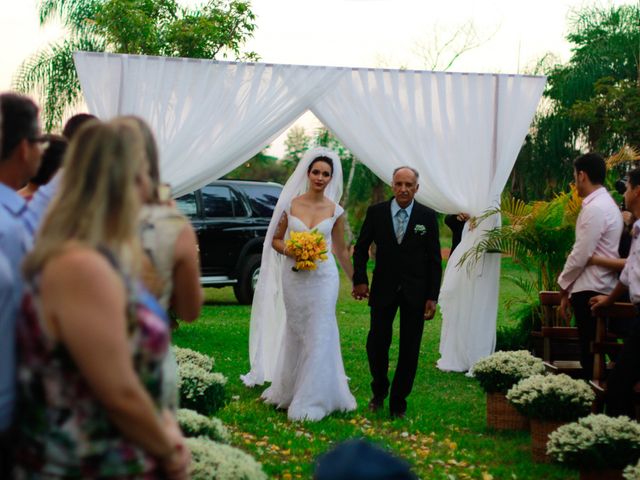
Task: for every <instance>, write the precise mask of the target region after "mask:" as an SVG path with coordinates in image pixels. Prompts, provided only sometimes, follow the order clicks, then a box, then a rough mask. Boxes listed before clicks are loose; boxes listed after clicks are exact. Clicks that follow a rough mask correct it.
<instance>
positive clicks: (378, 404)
mask: <svg viewBox="0 0 640 480" xmlns="http://www.w3.org/2000/svg"><path fill="white" fill-rule="evenodd" d="M383 406H384V398H376V397H373V398H372V399H371V400H370V401H369V411H370V412H377V411H378V410H380V409H381V408H382V407H383Z"/></svg>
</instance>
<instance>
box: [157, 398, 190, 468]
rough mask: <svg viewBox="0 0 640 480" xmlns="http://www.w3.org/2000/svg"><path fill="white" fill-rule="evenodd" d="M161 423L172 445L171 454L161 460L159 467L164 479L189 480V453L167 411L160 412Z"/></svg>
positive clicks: (182, 437)
mask: <svg viewBox="0 0 640 480" xmlns="http://www.w3.org/2000/svg"><path fill="white" fill-rule="evenodd" d="M162 421H163V424H164V427H165V431H166V432H167V436H168V437H169V439H170V440H171V443H172V444H173V445H174V448H173V451H172V452H171V454H170V455H168V456H166V457H164V458H162V459H161V467H162V470H163V471H164V474H165V477H166V478H167V479H169V480H189V478H190V475H189V465H190V464H191V452H190V451H189V448H188V447H187V445H186V443H185V440H184V436H183V435H182V431H181V430H180V426H179V425H178V422H177V421H176V419H175V417H174V416H173V414H172V413H171V412H169V411H168V410H165V411H163V412H162Z"/></svg>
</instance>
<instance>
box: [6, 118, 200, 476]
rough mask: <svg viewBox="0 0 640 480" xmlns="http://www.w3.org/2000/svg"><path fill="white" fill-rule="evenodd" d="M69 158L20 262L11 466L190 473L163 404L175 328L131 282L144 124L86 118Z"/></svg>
mask: <svg viewBox="0 0 640 480" xmlns="http://www.w3.org/2000/svg"><path fill="white" fill-rule="evenodd" d="M65 162H66V165H65V172H64V176H63V178H62V180H61V184H60V188H59V191H58V192H57V194H56V196H55V198H54V200H53V202H52V205H51V208H50V210H49V211H48V213H47V216H46V217H45V219H44V221H43V223H42V227H41V229H40V231H39V234H38V237H37V239H36V243H35V247H34V250H33V252H32V253H31V254H29V255H28V256H27V258H26V260H25V264H24V274H25V279H26V280H25V281H26V293H25V299H24V301H23V319H21V321H20V322H19V324H18V347H19V357H18V385H19V402H18V406H19V409H18V412H19V419H18V449H17V452H16V474H17V476H18V478H41V477H42V478H45V477H46V478H54V479H55V478H69V477H78V478H161V477H162V476H164V478H170V479H184V478H188V473H187V470H188V463H189V453H188V450H187V448H186V446H185V443H184V439H183V437H182V434H181V432H180V429H179V427H178V426H177V423H176V421H175V419H174V418H173V416H172V415H171V414H170V413H169V412H168V411H166V410H165V411H163V410H161V409H160V406H159V397H160V386H161V382H162V363H163V361H164V358H165V355H166V352H167V348H168V344H169V331H168V328H167V324H166V321H165V320H164V319H162V318H160V316H159V314H158V313H156V312H157V311H158V309H157V308H155V306H154V305H151V304H149V303H147V302H149V300H148V298H147V297H148V296H147V297H144V296H143V295H142V294H141V288H140V286H139V284H138V283H137V282H136V281H135V278H136V276H137V275H138V273H139V266H138V263H139V259H140V258H141V253H140V249H139V243H138V235H137V233H138V213H139V208H140V203H141V198H140V197H141V194H142V192H141V188H140V187H141V185H144V184H146V183H148V178H147V177H148V165H147V162H146V157H145V154H144V142H143V138H142V135H141V132H140V130H139V128H138V127H137V125H136V124H135V123H132V122H131V121H125V120H117V121H114V122H111V123H108V124H101V123H97V122H96V123H94V122H91V123H87V125H85V126H83V127H82V129H81V130H80V131H78V132H77V134H76V135H75V136H74V139H73V141H72V142H71V144H70V146H69V151H68V153H67V157H66V159H65ZM143 298H147V299H146V300H145V301H144V302H143V300H142V299H143ZM160 311H161V310H160Z"/></svg>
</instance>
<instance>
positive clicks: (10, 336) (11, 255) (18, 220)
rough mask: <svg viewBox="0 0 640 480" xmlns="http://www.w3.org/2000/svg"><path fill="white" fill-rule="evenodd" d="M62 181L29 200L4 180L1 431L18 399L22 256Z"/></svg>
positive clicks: (0, 203)
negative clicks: (17, 372) (18, 329)
mask: <svg viewBox="0 0 640 480" xmlns="http://www.w3.org/2000/svg"><path fill="white" fill-rule="evenodd" d="M58 177H59V175H58ZM58 183H59V179H56V181H55V182H53V183H52V182H50V185H51V186H49V185H47V186H46V187H47V188H45V187H42V188H41V189H39V190H38V192H36V195H35V196H34V197H33V199H32V200H31V202H30V203H29V204H27V202H26V201H25V200H24V199H23V198H22V197H21V196H20V195H18V193H17V192H16V191H15V190H13V189H12V188H10V187H8V186H6V185H4V184H3V183H0V432H3V431H4V430H6V429H7V428H8V427H9V426H10V425H11V421H12V417H13V407H14V403H15V395H16V350H15V346H16V321H17V319H18V316H19V309H20V302H21V300H22V288H23V283H22V272H21V266H22V260H23V259H24V256H25V255H26V253H27V252H28V251H29V250H31V247H32V246H33V235H34V233H35V230H36V228H37V227H38V224H39V223H40V220H41V219H42V217H43V216H44V212H45V211H46V209H47V207H48V205H49V201H50V200H51V198H52V197H53V195H54V194H55V191H57V188H58ZM40 190H43V191H42V192H40Z"/></svg>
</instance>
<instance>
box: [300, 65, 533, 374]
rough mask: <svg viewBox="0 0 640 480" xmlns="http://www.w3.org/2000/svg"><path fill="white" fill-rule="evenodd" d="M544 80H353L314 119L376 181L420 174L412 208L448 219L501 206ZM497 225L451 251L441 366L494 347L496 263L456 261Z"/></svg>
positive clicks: (470, 360) (418, 76) (364, 73)
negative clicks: (410, 171) (400, 170)
mask: <svg viewBox="0 0 640 480" xmlns="http://www.w3.org/2000/svg"><path fill="white" fill-rule="evenodd" d="M544 84H545V81H544V78H540V77H525V76H508V75H484V74H451V73H444V72H415V71H413V72H412V71H399V70H353V71H351V72H349V75H348V76H345V77H344V78H342V79H341V80H340V82H339V83H338V85H336V87H335V88H333V89H331V90H329V91H327V93H326V94H325V95H324V96H323V97H322V98H321V99H319V100H318V101H317V102H316V104H314V105H313V106H312V107H311V109H312V111H313V112H314V113H315V114H316V116H317V117H318V118H319V119H320V120H321V121H322V123H323V124H325V125H326V126H327V127H329V128H330V129H331V130H332V131H333V132H334V133H335V134H336V135H337V136H338V137H339V138H340V140H342V142H343V143H344V144H345V145H346V146H347V147H349V149H350V150H351V151H352V152H354V153H355V154H356V156H357V157H358V158H359V159H360V160H361V161H362V162H363V163H364V164H366V165H367V166H368V167H369V168H371V170H373V172H374V173H376V175H378V176H379V177H380V178H382V179H384V180H385V181H390V179H391V174H392V172H393V169H394V168H395V167H398V166H401V165H411V166H412V167H414V168H416V169H417V170H418V172H420V188H419V190H418V195H417V197H418V199H419V200H420V201H422V202H423V203H425V204H426V205H429V206H430V207H432V208H434V209H436V210H438V211H441V212H445V213H458V212H467V213H469V214H471V215H474V216H475V215H480V214H482V213H483V212H484V211H485V210H487V209H488V208H490V207H492V206H497V205H498V202H499V197H500V192H502V189H503V188H504V185H505V183H506V181H507V178H508V177H509V172H510V171H511V169H512V167H513V164H514V162H515V159H516V156H517V154H518V151H519V149H520V146H521V145H522V141H523V139H524V136H525V135H526V132H527V129H528V127H529V124H530V122H531V119H532V118H533V115H534V113H535V110H536V107H537V105H538V101H539V100H540V96H541V95H542V89H543V88H544ZM499 221H500V220H499V218H491V219H488V220H487V221H486V222H483V223H482V224H481V225H480V228H478V229H476V230H474V231H473V232H468V231H467V232H466V235H465V238H464V240H463V244H462V245H461V247H458V248H457V249H456V250H455V251H454V255H453V257H452V258H451V259H450V260H449V262H448V265H447V270H446V272H445V280H444V283H443V286H442V293H441V297H440V308H441V311H442V317H443V329H442V335H441V342H440V355H441V358H440V360H439V361H438V366H439V367H440V368H441V369H443V370H453V371H467V370H469V369H470V368H471V367H472V366H473V365H474V364H475V362H477V361H478V360H479V359H481V358H483V357H485V356H487V355H490V354H491V353H492V352H493V349H494V347H495V332H496V315H497V305H498V303H497V298H498V280H499V275H500V271H499V268H500V258H499V256H498V255H485V258H483V259H482V261H480V262H479V263H478V264H477V265H476V266H475V267H474V268H472V269H470V270H468V269H467V268H466V267H465V268H462V269H460V268H458V267H457V266H456V264H457V263H458V260H459V259H460V256H461V254H462V253H463V252H465V251H466V250H467V249H468V248H469V247H471V246H472V245H473V244H474V243H475V241H476V240H478V238H479V237H480V235H481V234H482V233H483V232H484V231H485V230H486V229H488V228H492V227H494V226H496V225H497V224H498V222H499Z"/></svg>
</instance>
